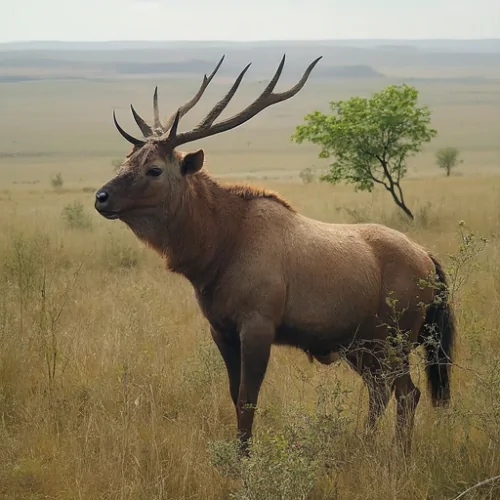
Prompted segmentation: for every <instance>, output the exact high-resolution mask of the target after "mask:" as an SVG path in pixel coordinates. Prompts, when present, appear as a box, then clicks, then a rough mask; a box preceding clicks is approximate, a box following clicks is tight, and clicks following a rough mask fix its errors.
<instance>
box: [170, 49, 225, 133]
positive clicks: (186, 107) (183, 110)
mask: <svg viewBox="0 0 500 500" xmlns="http://www.w3.org/2000/svg"><path fill="white" fill-rule="evenodd" d="M225 57H226V56H225V55H223V56H222V57H221V59H220V61H219V62H218V64H217V66H216V67H215V69H214V70H213V71H212V73H211V74H210V76H209V77H208V78H207V75H206V74H205V75H204V76H203V81H202V83H201V87H200V88H199V90H198V92H196V94H195V95H194V97H193V98H192V99H190V100H189V101H188V102H186V103H185V104H183V105H182V106H181V107H180V108H179V110H178V111H179V112H180V118H182V117H183V116H184V115H185V114H186V113H187V112H188V111H189V110H191V109H192V108H193V107H194V106H196V104H197V103H198V101H199V100H200V99H201V96H202V95H203V94H204V93H205V90H206V89H207V87H208V85H209V84H210V82H211V81H212V79H213V77H214V76H215V74H216V73H217V71H218V70H219V68H220V67H221V64H222V62H223V61H224V58H225ZM176 115H177V111H176V112H175V113H172V114H171V115H170V117H169V118H168V120H167V121H166V123H165V125H164V127H163V130H164V132H167V131H168V130H169V129H170V127H171V126H172V123H173V122H174V120H175V117H176Z"/></svg>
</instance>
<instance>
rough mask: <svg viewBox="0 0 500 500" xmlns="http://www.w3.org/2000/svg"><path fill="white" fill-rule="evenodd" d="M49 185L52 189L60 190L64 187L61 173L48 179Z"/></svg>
mask: <svg viewBox="0 0 500 500" xmlns="http://www.w3.org/2000/svg"><path fill="white" fill-rule="evenodd" d="M50 183H51V184H52V187H53V188H54V189H61V188H62V187H63V185H64V180H63V176H62V174H61V172H58V173H57V174H56V175H55V176H53V177H51V178H50Z"/></svg>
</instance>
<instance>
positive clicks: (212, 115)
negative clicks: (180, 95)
mask: <svg viewBox="0 0 500 500" xmlns="http://www.w3.org/2000/svg"><path fill="white" fill-rule="evenodd" d="M251 64H252V63H248V64H247V65H246V66H245V68H244V69H243V71H242V72H241V73H240V74H239V75H238V78H236V80H235V82H234V83H233V86H232V87H231V88H230V89H229V92H228V93H227V94H226V95H225V96H224V97H223V98H222V99H221V100H220V101H219V102H218V103H217V104H216V105H215V106H214V107H213V108H212V110H211V111H210V112H209V113H208V115H207V116H206V117H205V118H204V119H203V120H202V121H201V122H200V123H199V125H197V126H196V129H202V128H205V127H209V126H210V125H212V123H213V122H214V121H215V120H216V119H217V117H218V116H219V115H220V114H221V113H222V112H223V111H224V110H225V109H226V107H227V105H228V104H229V101H230V100H231V99H232V98H233V96H234V94H236V91H237V90H238V87H239V86H240V83H241V81H242V80H243V77H244V76H245V73H246V72H247V71H248V68H249V67H250V66H251Z"/></svg>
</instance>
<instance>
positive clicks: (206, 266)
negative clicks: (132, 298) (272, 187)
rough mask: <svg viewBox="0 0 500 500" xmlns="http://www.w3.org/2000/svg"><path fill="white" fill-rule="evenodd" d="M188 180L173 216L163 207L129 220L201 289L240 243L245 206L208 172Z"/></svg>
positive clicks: (139, 234) (175, 269)
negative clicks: (149, 214) (143, 216)
mask: <svg viewBox="0 0 500 500" xmlns="http://www.w3.org/2000/svg"><path fill="white" fill-rule="evenodd" d="M189 181H190V182H189V185H188V189H186V191H185V192H184V193H183V196H182V197H181V198H180V199H179V201H178V203H177V206H176V208H175V209H174V210H173V211H172V212H171V211H169V210H164V209H161V210H158V211H157V212H156V213H155V214H153V215H151V216H148V217H147V220H143V221H125V222H126V223H127V224H128V225H129V226H130V227H131V229H132V230H133V231H134V233H135V234H136V236H137V237H139V238H140V239H141V240H143V241H144V242H145V243H146V244H148V245H149V246H151V247H152V248H153V249H154V250H156V251H157V252H158V253H159V254H160V255H161V256H162V257H163V258H164V259H165V262H166V265H167V268H168V269H169V270H170V271H172V272H175V273H178V274H181V275H183V276H184V277H186V278H187V279H188V280H189V281H190V282H191V284H192V285H193V286H194V287H195V288H196V289H199V290H202V289H204V288H206V287H208V286H210V284H211V283H213V281H214V280H216V279H217V276H218V275H219V274H220V272H221V271H222V270H223V268H224V266H225V265H226V264H227V262H228V257H229V254H230V252H231V251H232V249H234V246H235V245H236V243H237V241H238V230H239V228H240V227H241V220H242V219H243V217H244V204H243V203H242V200H241V199H240V198H239V197H237V196H234V195H231V194H230V193H229V192H228V191H227V190H224V188H222V187H221V186H220V185H219V184H218V183H217V182H216V181H215V180H214V179H211V178H210V177H208V176H207V175H206V174H203V175H202V174H201V173H200V174H195V175H193V176H192V178H191V179H190V180H189ZM131 222H132V223H131Z"/></svg>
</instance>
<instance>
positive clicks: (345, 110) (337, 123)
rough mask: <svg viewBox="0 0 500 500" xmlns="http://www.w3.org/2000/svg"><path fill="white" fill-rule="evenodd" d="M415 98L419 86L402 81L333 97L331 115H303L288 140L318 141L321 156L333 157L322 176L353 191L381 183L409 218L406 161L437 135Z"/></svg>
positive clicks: (371, 188) (428, 117) (426, 114)
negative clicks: (368, 93) (365, 92)
mask: <svg viewBox="0 0 500 500" xmlns="http://www.w3.org/2000/svg"><path fill="white" fill-rule="evenodd" d="M417 101H418V91H417V89H415V88H414V87H411V86H409V85H406V84H403V85H400V86H398V85H390V86H388V87H386V88H385V89H382V90H381V91H380V92H376V93H374V94H373V95H372V96H371V97H370V98H363V97H352V98H350V99H348V100H347V101H332V102H330V108H331V110H332V111H333V114H330V115H326V114H323V113H321V112H319V111H315V112H313V113H311V114H308V115H306V116H305V117H304V120H305V122H306V123H305V124H303V125H299V126H297V128H296V131H295V133H294V134H293V135H292V141H295V142H297V143H298V144H301V143H302V142H303V141H309V142H312V143H313V144H318V145H320V146H321V152H320V153H319V157H320V158H329V157H330V156H334V157H335V161H334V162H333V163H332V164H331V165H330V167H329V171H328V172H327V173H326V174H325V175H322V176H321V180H323V181H327V182H331V183H332V184H337V183H339V182H341V181H344V182H347V183H351V184H354V186H355V189H356V191H357V190H360V191H369V192H371V191H372V190H373V188H374V186H375V185H376V184H379V185H381V186H383V187H384V188H385V189H386V190H387V191H388V192H389V193H390V194H391V196H392V198H393V200H394V202H395V203H396V205H397V206H398V207H399V208H401V209H402V210H403V211H404V213H405V214H406V215H407V216H408V217H409V218H410V219H412V220H413V219H414V216H413V214H412V212H411V210H410V209H409V208H408V206H407V205H406V202H405V200H404V196H403V190H402V187H401V180H402V179H403V177H404V176H405V175H406V173H407V165H406V161H407V159H408V157H410V156H412V155H415V154H416V153H418V152H420V151H421V148H422V145H423V144H424V143H426V142H429V141H431V139H432V138H433V137H434V136H435V135H436V134H437V131H436V130H434V129H433V128H432V127H431V126H430V115H431V112H430V110H429V108H427V107H426V106H422V107H418V106H417Z"/></svg>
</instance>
